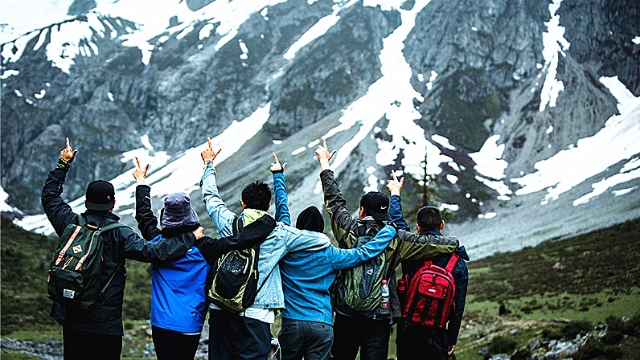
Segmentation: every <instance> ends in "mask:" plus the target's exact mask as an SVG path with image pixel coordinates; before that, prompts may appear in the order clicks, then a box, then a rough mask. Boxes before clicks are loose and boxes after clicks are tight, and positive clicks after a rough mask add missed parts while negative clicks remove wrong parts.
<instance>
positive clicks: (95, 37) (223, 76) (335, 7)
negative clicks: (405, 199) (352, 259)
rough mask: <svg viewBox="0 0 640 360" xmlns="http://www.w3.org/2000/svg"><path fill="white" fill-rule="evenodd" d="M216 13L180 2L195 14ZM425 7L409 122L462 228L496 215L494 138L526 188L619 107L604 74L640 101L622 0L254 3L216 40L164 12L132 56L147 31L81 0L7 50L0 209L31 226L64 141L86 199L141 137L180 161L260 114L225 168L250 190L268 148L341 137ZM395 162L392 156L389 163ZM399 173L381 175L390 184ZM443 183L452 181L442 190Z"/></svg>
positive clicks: (310, 165) (200, 2) (630, 27)
mask: <svg viewBox="0 0 640 360" xmlns="http://www.w3.org/2000/svg"><path fill="white" fill-rule="evenodd" d="M211 3H213V2H212V1H207V0H197V1H196V0H192V1H187V2H186V5H187V6H188V7H189V9H190V10H191V11H200V10H201V9H207V6H208V5H209V6H210V5H211ZM550 5H551V6H550ZM418 6H420V7H422V8H421V10H420V11H419V12H417V14H416V16H415V24H414V25H413V27H412V28H411V30H410V31H409V32H408V35H407V36H406V38H405V40H404V48H403V49H402V54H403V56H404V59H405V60H406V63H407V64H408V65H409V67H410V70H411V77H410V83H411V86H412V87H413V89H414V90H415V92H416V96H415V97H414V98H413V99H412V100H411V101H412V102H413V107H414V109H415V110H417V111H418V112H419V119H417V120H415V123H416V124H418V125H419V126H420V127H421V128H422V130H423V131H424V136H425V138H427V139H431V136H432V135H434V134H438V135H441V136H444V137H446V138H447V139H448V140H449V142H450V144H451V145H453V147H455V150H451V149H449V148H447V147H444V146H442V145H441V144H435V145H436V146H438V147H439V148H440V150H441V151H442V152H443V153H445V154H447V155H448V156H450V157H451V158H452V159H453V161H454V162H455V164H457V166H452V165H451V164H441V166H440V167H441V170H442V172H441V173H440V175H439V180H440V181H439V187H440V191H441V193H442V194H443V197H444V198H443V201H445V202H447V203H455V204H459V205H460V210H459V212H458V214H457V215H456V221H465V220H466V219H473V218H475V217H476V216H477V215H478V214H482V213H483V212H486V211H491V207H492V206H494V207H495V206H497V205H496V200H495V199H496V197H497V193H496V191H495V190H493V189H490V188H487V187H486V186H484V185H483V184H482V183H481V182H480V181H478V179H477V175H478V173H477V171H476V169H474V165H475V163H474V161H473V160H472V159H471V157H470V156H469V154H470V153H474V152H477V151H478V150H479V149H480V148H481V147H482V145H483V144H484V143H485V141H486V140H487V139H488V138H489V137H490V136H492V135H499V143H500V144H504V146H505V148H504V152H503V155H502V158H503V159H504V160H506V162H507V163H508V164H509V165H508V167H507V168H506V169H505V175H506V177H507V178H513V177H518V176H522V174H524V173H529V172H531V171H533V170H534V167H533V166H534V164H535V163H536V162H538V161H540V160H543V159H546V158H549V157H550V156H553V155H554V154H556V153H558V152H559V151H561V150H562V149H566V148H567V147H570V146H571V145H572V144H575V143H576V142H577V140H578V139H581V138H584V137H587V136H591V135H593V134H595V133H596V132H598V131H599V130H600V129H601V128H602V127H603V126H604V123H605V121H606V120H607V119H608V118H609V117H610V116H612V115H613V114H616V113H617V111H618V110H617V108H616V99H615V98H614V97H613V96H612V95H611V94H610V93H609V91H608V90H607V89H606V88H605V87H604V86H603V85H602V84H601V83H600V81H599V80H598V79H599V78H600V77H601V76H616V75H617V76H618V79H619V80H620V81H621V82H622V83H623V84H624V85H625V86H626V87H627V88H628V89H629V90H630V91H631V92H632V93H633V94H634V95H635V96H638V95H640V73H639V72H640V45H638V44H637V43H634V42H632V41H631V39H633V37H634V36H638V35H640V21H639V20H640V5H638V3H637V2H636V1H631V0H629V1H613V0H607V1H596V0H592V1H582V0H564V1H562V2H561V3H560V6H559V7H558V8H557V10H556V11H555V13H554V12H553V11H552V10H551V8H552V7H553V3H550V2H548V1H541V0H516V1H507V0H486V1H481V2H478V1H470V0H464V1H455V2H451V1H446V0H432V1H430V2H428V3H427V4H426V5H425V4H424V3H423V2H422V1H406V2H405V3H404V4H402V6H401V7H399V8H395V9H394V8H392V7H389V6H385V5H384V4H381V5H378V6H375V7H372V6H365V5H363V3H362V2H356V3H355V4H350V5H348V6H347V5H346V4H343V3H339V4H337V3H334V1H333V0H320V1H315V2H308V1H306V0H289V1H282V2H278V3H275V4H273V5H268V6H264V8H263V9H262V10H261V11H257V12H255V13H253V14H252V15H251V16H250V17H248V18H247V20H246V21H244V22H243V23H242V24H241V25H240V26H239V27H238V29H237V32H235V33H228V32H224V31H217V30H219V27H220V26H222V25H221V22H219V21H218V22H217V21H212V19H210V18H206V17H203V18H200V19H197V20H193V21H192V22H191V23H189V24H183V23H181V22H180V21H179V20H178V19H177V18H172V19H170V22H169V23H168V24H167V30H166V31H164V32H163V33H160V34H157V35H156V36H155V37H153V38H151V39H149V41H148V43H149V45H150V46H151V47H152V48H153V50H152V51H151V54H150V57H148V58H147V56H148V55H146V54H145V53H144V52H143V51H141V50H140V49H139V48H138V47H131V46H128V45H126V41H127V39H128V36H130V35H131V34H133V33H135V32H136V31H137V29H138V28H139V24H136V23H135V22H133V21H130V20H128V19H124V18H116V17H110V16H108V15H100V14H97V13H95V12H92V11H93V8H94V7H95V3H94V2H92V1H75V2H74V5H73V6H72V7H73V11H71V9H70V13H73V14H77V17H76V18H75V19H72V20H68V21H66V22H65V23H58V24H52V25H50V26H49V27H45V28H42V29H39V30H34V32H33V33H29V34H25V35H24V36H22V37H20V38H18V39H16V40H15V41H11V42H7V43H4V44H2V71H3V82H2V109H1V111H2V130H1V131H2V133H1V135H2V187H3V188H4V190H5V191H6V192H7V193H8V194H9V197H8V199H7V202H8V203H9V204H11V205H12V206H15V207H17V208H19V209H20V210H22V211H23V212H24V213H25V214H35V213H40V212H41V208H40V204H39V196H38V189H39V188H40V187H41V185H42V182H43V180H44V178H45V177H46V173H47V171H48V170H49V169H50V168H52V166H53V165H54V162H55V156H56V155H55V154H57V153H58V152H59V151H60V149H61V147H62V145H63V141H64V137H69V138H71V139H72V142H73V144H74V147H76V148H78V149H79V156H78V158H77V160H76V162H75V163H74V166H73V169H72V171H71V172H70V174H69V178H68V180H67V185H66V187H65V195H66V196H67V198H70V199H72V198H77V197H81V196H82V194H83V192H84V186H85V184H86V183H87V182H88V181H90V180H92V179H95V178H107V179H109V178H113V177H115V176H117V175H118V174H121V173H123V172H125V171H127V169H130V168H131V165H130V164H129V163H124V162H122V160H121V159H122V153H124V152H127V151H130V150H132V149H137V148H141V147H145V146H147V147H148V145H147V144H146V143H145V141H146V140H143V139H142V138H143V136H147V137H148V143H149V144H151V146H152V147H153V151H166V152H167V153H168V154H169V155H170V156H177V155H179V154H180V153H181V152H183V151H184V150H185V149H188V148H192V147H195V146H199V145H201V144H202V143H204V142H205V141H206V138H207V137H214V136H216V135H218V134H220V133H222V132H223V131H224V130H225V129H227V128H228V127H229V126H230V125H231V124H232V123H233V122H234V121H237V120H242V119H244V118H247V117H248V116H250V115H251V114H252V113H254V112H255V111H256V109H258V108H259V107H261V106H264V105H265V104H269V118H268V120H267V121H266V123H265V124H264V125H263V127H262V129H261V131H260V132H258V135H257V136H256V137H255V138H254V140H252V141H251V142H249V143H248V144H247V145H246V147H245V148H244V151H245V152H238V153H237V154H234V155H232V156H231V157H230V158H229V160H228V161H227V162H228V163H229V164H230V165H228V166H229V171H230V172H232V175H231V176H230V177H231V178H233V179H234V181H236V182H238V181H239V182H242V181H244V180H245V179H248V178H250V177H251V176H253V174H255V172H256V170H255V169H254V168H252V166H253V165H252V164H254V160H255V159H254V158H253V157H252V156H251V155H256V154H257V153H258V152H261V153H266V154H268V153H270V152H273V151H282V147H277V146H276V145H274V142H273V140H283V143H291V145H289V146H290V149H289V150H290V151H293V150H295V149H296V148H298V147H300V146H305V145H307V144H310V143H312V142H313V141H315V140H316V139H318V138H319V137H320V136H323V135H324V134H326V133H327V132H328V131H329V130H330V129H331V128H334V127H336V126H337V125H338V124H339V122H338V121H337V119H339V116H340V114H341V112H343V111H344V110H345V109H346V108H347V107H349V106H350V105H351V104H353V103H354V102H355V101H356V100H358V99H359V98H361V97H362V96H363V95H365V94H366V93H367V91H368V90H369V88H370V86H371V85H372V84H374V83H375V82H376V81H378V80H379V79H380V78H381V77H382V76H383V74H382V70H381V63H380V58H379V54H380V52H381V51H382V50H383V48H384V47H385V39H386V38H388V37H389V36H390V34H392V33H393V32H394V31H396V30H397V29H398V28H399V27H400V26H401V25H402V23H403V14H406V13H407V12H410V11H412V9H414V8H415V7H418ZM556 7H557V6H556ZM552 14H553V15H555V16H558V17H559V19H560V20H559V26H561V27H563V28H564V30H565V31H564V33H563V39H564V41H566V44H559V45H560V46H559V50H558V52H557V53H556V54H555V59H556V62H553V61H552V62H550V59H548V58H546V57H545V53H544V52H545V36H548V35H545V34H547V33H548V31H549V26H550V25H549V24H550V23H551V22H552V21H553V17H552ZM320 19H323V20H322V21H334V22H335V24H333V25H332V26H330V27H328V30H327V31H326V32H324V33H323V34H321V35H320V36H317V37H316V38H314V39H312V41H309V42H308V43H307V44H306V46H302V47H300V49H298V50H297V51H295V52H293V50H292V48H291V47H292V45H294V44H297V42H298V41H302V40H304V36H309V30H310V29H315V28H316V27H318V26H319V24H322V22H319V20H320ZM71 24H73V25H74V26H82V27H84V28H85V29H87V31H85V32H84V34H85V35H84V36H81V39H80V40H79V42H78V44H79V48H80V49H81V50H82V51H80V52H79V53H78V54H76V55H75V56H67V57H66V59H69V58H72V60H73V65H72V66H70V67H69V69H68V71H65V70H64V69H63V68H62V67H61V66H59V64H56V63H52V60H51V54H50V53H49V52H48V51H50V50H47V46H46V44H49V43H51V42H53V41H54V40H55V39H52V36H54V35H55V34H56V33H57V32H58V31H61V29H63V28H64V27H65V26H67V25H71ZM185 25H188V27H187V26H185ZM176 29H182V30H181V31H177V30H176ZM86 34H88V35H86ZM221 34H222V35H221ZM228 37H231V38H228ZM567 44H570V45H567ZM557 45H558V44H557V43H556V46H557ZM60 58H62V59H65V56H61V57H60ZM550 64H551V65H550ZM551 66H553V70H554V71H555V73H556V74H555V81H559V82H562V86H563V89H562V91H559V92H558V96H557V99H555V103H554V104H552V103H551V102H550V101H549V99H546V98H544V96H545V95H544V94H545V89H544V86H545V84H546V81H545V76H547V74H548V73H549V72H550V70H551ZM388 91H389V92H393V91H395V89H391V88H390V89H388ZM375 120H379V121H378V123H377V126H378V127H379V128H380V129H381V130H380V131H378V132H376V133H375V134H372V135H375V136H373V137H368V138H366V139H364V140H362V141H361V143H360V144H359V145H358V146H357V147H356V148H355V149H354V150H353V151H351V153H350V154H349V155H348V157H347V161H346V162H345V163H346V164H349V165H348V167H346V169H348V170H349V171H342V170H341V171H340V179H341V181H343V182H344V183H345V184H349V187H351V188H352V189H353V190H354V193H357V194H356V195H357V196H356V195H353V197H354V199H353V200H354V201H355V200H356V199H357V198H358V196H359V194H360V193H361V189H362V187H363V186H365V185H366V182H367V180H366V179H367V176H368V175H367V174H371V172H369V173H367V172H365V169H366V168H367V167H369V166H374V167H375V166H376V165H375V164H376V159H375V156H376V153H377V152H378V151H379V150H378V149H379V145H380V143H381V142H384V141H390V140H391V138H392V136H390V135H389V133H390V132H389V131H387V130H389V129H387V128H386V126H388V124H389V122H388V121H387V120H388V119H387V117H386V116H382V117H381V118H380V119H375ZM408 121H411V120H408ZM549 129H553V131H549ZM353 131H355V130H353ZM353 131H352V132H347V133H345V135H343V136H336V137H335V138H334V139H332V143H331V146H332V147H334V148H338V149H339V148H340V147H341V146H342V145H344V144H345V143H346V142H347V141H349V140H350V136H352V135H353ZM349 134H350V135H349ZM396 140H397V139H396ZM248 149H253V150H255V151H254V152H253V153H251V152H249V153H247V151H251V150H248ZM404 155H405V154H403V153H402V151H400V153H399V155H398V158H397V159H396V161H395V164H396V165H397V164H400V163H401V162H402V158H403V156H404ZM262 160H264V159H262ZM316 167H317V165H315V164H314V159H313V157H312V156H311V157H307V158H305V159H304V160H301V161H300V162H299V163H298V164H297V169H298V170H292V171H293V172H292V175H293V176H292V181H294V183H295V184H297V185H299V186H301V188H303V189H305V191H306V192H307V193H304V194H303V192H302V191H299V192H298V193H296V192H295V191H293V192H292V204H293V205H292V206H293V207H294V208H295V207H296V206H298V205H296V204H297V203H304V202H305V201H306V200H307V199H308V198H310V197H312V196H315V197H318V196H319V195H313V194H309V192H310V191H311V190H312V188H313V185H312V184H313V183H314V182H315V181H317V171H316V170H317V169H316ZM392 167H393V166H389V167H381V166H378V167H376V168H375V169H374V170H373V171H374V174H377V175H379V178H386V174H388V171H389V170H390V168H392ZM260 171H262V170H260ZM448 175H455V176H456V178H458V179H460V180H459V181H457V182H452V181H449V180H448V179H450V177H448ZM240 180H242V181H240ZM305 184H306V185H305ZM509 186H510V187H511V190H513V191H515V190H517V188H518V185H517V184H514V183H511V184H509ZM232 190H235V189H234V187H233V186H231V187H230V189H229V190H228V191H232ZM469 193H471V196H469Z"/></svg>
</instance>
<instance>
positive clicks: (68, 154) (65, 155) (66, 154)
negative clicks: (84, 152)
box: [60, 138, 78, 162]
mask: <svg viewBox="0 0 640 360" xmlns="http://www.w3.org/2000/svg"><path fill="white" fill-rule="evenodd" d="M77 152H78V150H73V149H72V148H71V145H69V138H67V145H66V146H65V148H64V149H62V151H60V159H63V160H65V161H67V162H72V161H73V159H74V158H75V157H76V153H77Z"/></svg>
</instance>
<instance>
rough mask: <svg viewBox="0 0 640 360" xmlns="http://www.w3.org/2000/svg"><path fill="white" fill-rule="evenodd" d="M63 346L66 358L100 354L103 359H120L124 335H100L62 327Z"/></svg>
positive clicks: (86, 357) (82, 357)
mask: <svg viewBox="0 0 640 360" xmlns="http://www.w3.org/2000/svg"><path fill="white" fill-rule="evenodd" d="M62 342H63V345H62V348H63V353H64V359H65V360H86V359H89V358H92V357H94V355H95V354H98V355H99V358H100V359H103V360H119V359H120V353H121V352H122V336H119V335H98V334H92V333H88V332H86V331H79V330H74V329H70V328H68V327H66V326H63V327H62Z"/></svg>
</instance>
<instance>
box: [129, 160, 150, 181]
mask: <svg viewBox="0 0 640 360" xmlns="http://www.w3.org/2000/svg"><path fill="white" fill-rule="evenodd" d="M148 169H149V164H144V165H140V159H138V157H137V156H136V168H135V169H133V178H134V179H136V183H137V184H138V185H144V184H145V181H144V180H145V179H146V178H147V170H148Z"/></svg>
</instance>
